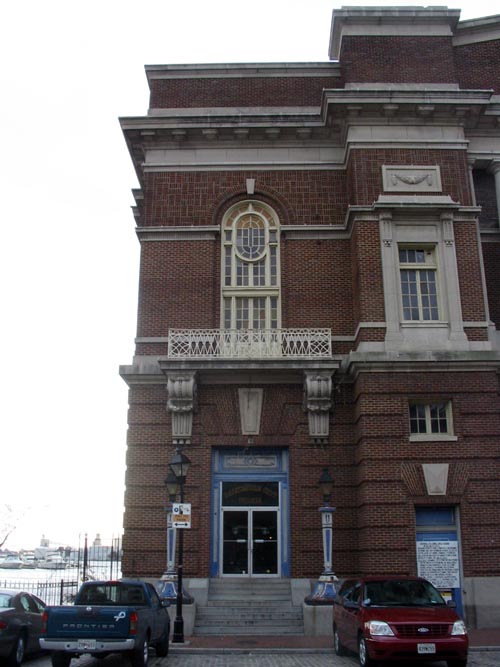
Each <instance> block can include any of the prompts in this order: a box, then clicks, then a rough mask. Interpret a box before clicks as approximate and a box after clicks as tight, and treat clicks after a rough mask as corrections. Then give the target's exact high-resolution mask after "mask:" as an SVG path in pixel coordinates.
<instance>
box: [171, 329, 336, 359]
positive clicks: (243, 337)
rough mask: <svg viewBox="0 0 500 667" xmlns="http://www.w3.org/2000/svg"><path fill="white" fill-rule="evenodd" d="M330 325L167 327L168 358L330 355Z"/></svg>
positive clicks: (292, 357) (298, 357)
mask: <svg viewBox="0 0 500 667" xmlns="http://www.w3.org/2000/svg"><path fill="white" fill-rule="evenodd" d="M331 355H332V343H331V330H330V329H170V330H169V332H168V356H169V358H170V359H217V358H219V359H220V358H225V359H249V358H250V359H280V358H287V359H303V358H307V359H310V358H318V357H320V358H324V357H331Z"/></svg>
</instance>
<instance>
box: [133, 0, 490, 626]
mask: <svg viewBox="0 0 500 667" xmlns="http://www.w3.org/2000/svg"><path fill="white" fill-rule="evenodd" d="M358 9H359V8H358ZM358 9H357V8H343V9H341V10H336V11H335V12H334V19H333V21H334V22H333V31H332V41H331V56H332V62H331V63H322V64H318V65H317V68H316V69H315V68H314V64H311V63H308V64H307V65H304V66H303V67H302V68H301V66H300V65H297V64H294V65H289V66H286V65H280V64H275V65H263V66H262V67H259V66H256V65H248V66H243V65H239V66H236V65H233V66H231V65H227V66H223V65H221V66H215V65H214V66H209V65H206V66H199V65H198V66H192V67H190V66H178V67H176V66H165V67H162V66H150V67H148V79H149V84H150V91H151V97H150V112H151V113H150V114H148V115H147V116H144V117H141V118H131V119H127V118H125V119H122V128H123V131H124V134H125V138H126V141H127V144H128V147H129V150H130V153H131V157H132V160H133V161H134V163H135V166H136V169H137V172H138V175H139V179H140V184H141V188H140V191H136V192H135V197H136V202H137V206H136V208H135V217H136V222H137V233H138V237H139V241H140V243H141V269H140V278H139V310H138V323H137V338H136V351H135V356H134V359H133V360H132V362H131V364H130V365H128V366H123V367H121V374H122V376H123V378H124V379H125V381H126V382H127V383H128V384H129V387H130V397H129V406H130V407H129V413H128V424H129V431H128V438H127V473H126V494H125V518H124V528H125V532H124V541H123V545H124V556H123V571H124V574H125V575H130V576H140V577H149V578H152V579H154V578H158V577H159V576H160V575H161V574H162V572H163V571H164V569H165V567H166V561H167V529H166V510H167V508H168V507H169V500H168V498H167V492H166V487H165V483H164V480H165V477H166V474H167V471H168V466H169V462H170V460H171V458H172V456H173V453H174V451H175V450H176V449H178V448H181V449H182V451H183V452H184V453H185V454H186V455H187V456H188V457H189V459H190V460H191V467H190V470H189V474H188V477H187V480H186V486H185V495H186V498H187V499H188V500H189V502H190V503H191V505H192V516H193V519H192V527H191V529H190V530H187V531H185V541H184V548H185V551H184V554H185V557H184V572H185V576H187V577H188V579H200V580H201V579H204V578H208V577H214V576H215V577H219V576H226V575H227V574H230V573H232V574H234V570H230V569H229V568H230V567H240V568H241V570H239V571H238V574H240V575H241V576H251V575H252V568H253V567H254V568H256V567H257V566H256V565H255V562H253V561H248V563H246V565H242V564H241V563H239V561H238V563H237V564H236V565H235V564H234V563H233V562H232V561H231V565H230V564H229V560H230V559H229V557H227V558H226V556H227V554H229V551H226V549H227V550H229V548H230V547H229V546H228V544H229V543H230V542H231V539H230V533H228V535H229V538H228V536H227V535H226V533H225V532H224V530H225V527H226V523H224V521H225V519H223V517H226V518H227V517H229V516H230V513H231V511H232V512H235V511H236V509H237V507H239V506H236V508H235V507H232V506H231V505H228V504H227V503H226V504H224V489H225V488H226V487H225V486H224V485H225V484H227V483H228V482H232V483H234V484H240V485H243V486H241V488H243V487H244V485H245V484H246V485H248V488H250V487H252V484H254V483H256V480H258V481H259V483H261V484H264V485H265V484H266V483H269V484H275V483H279V485H280V489H281V495H280V506H279V513H278V514H277V517H278V518H277V519H276V521H277V522H281V523H279V526H280V528H279V530H278V529H277V535H279V538H277V545H278V546H277V552H276V553H277V556H276V558H277V560H276V561H273V560H272V558H271V557H269V558H270V561H269V567H268V568H267V570H265V571H264V575H265V576H286V577H291V578H296V579H311V580H314V579H315V578H317V576H318V575H319V573H320V572H321V571H322V568H323V552H322V543H321V533H320V518H319V514H318V507H319V506H320V505H321V503H322V497H321V493H320V490H319V487H318V479H319V477H320V475H321V473H322V471H323V470H324V469H328V470H329V471H330V472H331V474H332V476H333V478H334V482H335V485H334V492H333V497H332V502H333V504H334V505H335V506H336V508H337V510H336V512H335V514H334V519H333V531H334V539H333V545H334V546H333V565H334V569H335V572H336V573H337V574H338V576H339V577H344V576H348V575H353V574H356V573H361V572H364V573H416V572H417V571H418V568H419V566H420V565H421V564H419V563H418V562H417V550H416V539H417V536H418V534H419V531H420V532H421V531H422V530H423V529H422V528H421V527H420V524H418V521H419V519H418V517H419V511H420V510H422V508H423V509H428V510H432V511H434V510H435V511H436V512H437V511H438V510H439V508H443V507H446V508H451V509H452V511H453V515H454V517H455V524H454V525H453V527H451V528H450V527H448V529H449V530H451V531H452V532H453V531H455V533H454V534H456V541H457V542H458V553H459V555H460V556H459V557H460V586H459V587H457V590H456V591H455V592H454V593H453V595H454V596H457V600H458V601H459V604H460V605H463V611H464V613H465V614H466V615H467V614H469V615H470V618H474V619H475V621H474V622H475V623H477V624H479V625H481V624H484V623H486V621H483V620H481V614H480V612H478V609H479V607H480V605H481V601H480V600H473V596H472V589H473V588H474V585H473V584H474V582H475V581H477V580H478V579H481V578H488V581H489V585H490V586H492V587H493V588H494V589H495V590H496V589H497V588H498V589H499V591H500V571H499V565H498V563H499V562H500V542H499V540H498V538H496V537H495V535H498V534H500V532H499V529H500V514H499V512H498V489H499V484H500V471H499V470H498V447H499V444H500V400H499V397H498V396H499V384H498V369H499V367H500V334H498V329H499V322H500V287H499V285H500V280H499V278H500V276H499V267H500V228H499V223H498V208H497V201H498V199H497V192H496V190H497V188H498V189H500V182H499V181H498V180H497V176H496V175H495V174H496V170H497V169H498V168H499V165H498V157H495V156H498V154H499V151H500V129H499V128H500V116H499V115H498V104H496V106H495V104H494V98H493V101H492V90H495V91H497V92H498V72H499V71H500V22H499V21H496V22H495V21H492V20H491V19H484V20H482V19H478V20H476V21H474V22H459V16H458V14H457V12H456V11H455V10H446V9H445V8H430V9H423V8H406V9H405V10H402V11H401V12H400V13H398V12H394V10H391V9H381V8H378V9H377V8H375V9H367V8H363V9H362V10H361V9H359V11H358ZM366 13H368V14H369V15H370V17H371V18H372V19H373V21H367V20H365V19H366ZM485 62H486V63H487V66H484V63H485ZM235 108H238V109H239V110H240V111H239V115H238V118H236V117H235V115H234V109H235ZM165 109H168V110H169V113H168V114H166V115H165V114H163V111H162V110H165ZM197 109H203V112H202V113H200V115H197V111H196V110H197ZM186 111H189V113H190V114H191V115H190V116H189V118H190V120H189V122H186ZM481 206H482V207H483V208H482V209H481ZM254 207H261V208H260V209H258V210H266V211H268V212H271V213H269V215H270V216H271V217H272V216H274V218H273V220H275V222H274V223H273V224H275V225H276V228H277V233H276V234H274V232H273V231H272V225H271V223H270V222H269V220H270V218H266V222H265V223H264V222H261V223H258V224H261V225H263V226H262V229H266V230H267V231H266V234H267V236H266V241H265V243H264V242H262V243H263V245H262V247H260V246H259V249H257V245H258V243H257V240H256V239H262V238H264V237H262V236H259V233H258V232H257V231H250V232H246V231H245V232H243V231H241V232H240V231H237V230H240V227H238V225H239V224H240V223H239V222H235V223H234V225H235V227H234V229H235V230H236V231H234V236H231V234H233V232H232V231H228V229H229V228H228V227H224V225H225V224H226V222H225V221H226V220H227V219H228V216H231V215H233V216H236V215H237V213H238V212H239V213H238V214H239V215H241V216H242V217H241V220H247V222H246V223H245V224H248V229H251V230H252V229H253V230H256V229H259V227H258V224H257V223H256V222H255V221H256V220H257V219H258V220H261V221H262V220H264V218H259V214H255V213H253V211H255V210H256V209H255V208H254ZM262 207H264V209H262ZM244 211H247V213H244ZM249 211H250V213H248V212H249ZM245 215H247V218H245ZM252 216H253V217H252ZM229 219H230V220H232V218H230V217H229ZM234 219H235V220H240V218H236V217H235V218H234ZM250 219H252V220H253V222H248V220H250ZM485 220H486V222H485ZM242 224H243V223H242ZM252 225H253V226H252ZM266 225H268V226H266ZM231 229H232V228H231ZM241 229H247V228H246V227H245V226H244V225H243V227H241ZM269 230H271V231H269ZM238 234H241V236H238ZM245 234H246V235H245ZM231 239H233V241H231ZM234 239H239V240H234ZM238 243H239V244H240V245H238ZM245 243H247V244H249V245H251V244H252V243H254V244H255V246H252V248H253V250H252V252H255V253H256V254H255V255H254V256H252V258H251V259H250V260H249V259H248V255H245V252H249V251H248V249H245ZM259 243H260V241H259ZM231 244H233V245H231ZM272 244H275V248H276V255H275V256H274V257H275V258H274V259H269V258H271V257H273V256H272V251H271V249H270V248H271V246H272ZM262 248H264V250H263V249H262ZM401 249H409V250H410V251H414V250H418V251H419V252H420V253H421V257H423V258H425V262H429V264H427V265H426V267H425V268H426V270H427V273H426V274H425V275H426V278H425V280H428V281H429V282H430V283H432V281H433V280H434V276H436V279H435V280H436V285H437V287H436V290H437V291H436V294H437V296H436V310H435V313H438V316H437V315H436V314H434V315H432V316H431V317H428V316H426V315H419V318H418V319H413V320H410V319H405V318H406V315H405V312H406V311H405V310H404V307H405V304H406V302H405V301H404V298H403V295H402V290H403V277H402V276H403V273H402V272H404V270H405V268H404V266H403V265H400V262H402V261H403V260H402V259H400V254H399V253H400V251H401ZM260 252H263V253H264V254H263V255H262V257H264V259H261V257H260V256H259V257H257V254H258V253H260ZM265 253H267V254H265ZM235 257H236V259H234V258H235ZM257 260H258V261H257ZM273 261H274V265H273V264H272V262H273ZM422 261H424V260H422ZM232 262H233V263H234V267H235V268H234V269H233V268H231V270H230V267H233V264H232ZM266 262H268V263H267V264H266ZM272 266H274V268H269V267H272ZM228 267H229V268H228ZM259 267H260V268H259ZM266 267H267V268H266ZM412 269H413V271H414V274H415V276H417V277H416V278H415V277H414V278H413V280H414V283H415V284H416V283H417V282H418V281H419V280H422V275H423V274H422V272H421V271H422V266H417V267H412ZM273 271H274V274H272V272H273ZM245 272H246V273H245ZM259 272H260V273H259ZM266 272H269V275H268V273H266ZM271 274H272V275H274V276H276V277H275V278H270V277H269V276H271ZM245 275H252V276H257V275H260V276H261V277H260V278H255V281H256V282H255V283H254V285H253V287H252V286H251V285H250V284H245V283H244V281H245V280H250V279H247V278H245ZM262 276H264V277H262ZM418 276H420V278H418ZM238 281H240V282H238ZM259 281H261V282H259ZM266 281H267V282H266ZM418 284H419V285H420V284H421V283H418ZM421 289H422V290H423V292H422V294H423V296H421V301H420V302H419V303H420V306H421V307H422V308H423V304H424V303H425V289H426V288H425V287H421ZM429 289H431V290H432V287H430V288H429ZM276 294H277V295H278V296H277V297H276V296H275V295H276ZM272 298H277V303H278V307H277V313H278V314H277V315H275V317H276V318H277V319H276V321H277V322H279V325H278V330H279V332H280V333H279V337H278V334H277V333H276V323H275V324H274V325H272V326H271V325H269V324H266V325H265V326H264V324H263V323H264V322H269V321H270V319H269V318H270V317H271V315H270V313H271V311H272V306H271V305H270V304H271V302H272V301H271V300H272ZM224 299H225V301H224ZM244 299H250V301H249V303H250V305H247V308H253V310H252V313H253V315H252V316H250V318H249V320H248V323H247V324H246V325H245V326H243V324H242V323H243V322H245V319H244V317H245V316H244V315H243V314H242V312H243V309H240V310H238V308H239V306H238V305H237V304H240V303H243V300H244ZM252 299H253V301H252ZM224 304H225V307H226V311H224ZM228 304H229V305H228ZM235 304H236V305H235ZM252 304H253V305H252ZM231 308H232V309H233V310H232V311H231ZM242 308H243V307H242ZM228 312H232V313H233V315H232V316H233V317H235V318H236V319H235V320H232V321H236V322H239V324H237V325H236V326H235V327H234V328H232V327H229V328H228V327H227V326H226V325H225V322H227V317H228ZM419 312H420V311H419ZM224 313H225V315H224ZM235 313H236V314H235ZM225 317H226V319H225ZM238 318H240V319H238ZM258 318H261V319H259V320H258ZM266 318H267V319H266ZM257 320H258V322H259V323H257ZM243 329H245V330H246V329H248V330H249V332H250V333H248V338H246V339H244V341H243V342H242V341H241V340H240V339H239V338H237V336H236V334H237V332H239V333H241V331H242V330H243ZM323 329H325V330H327V334H326V335H327V337H328V340H329V341H330V342H331V353H328V354H324V353H322V352H319V351H318V350H319V348H316V347H314V343H310V345H311V346H312V347H309V348H307V350H308V351H304V349H303V348H302V347H300V349H299V348H297V347H295V348H293V350H295V351H294V352H292V353H290V351H289V350H288V348H287V347H286V345H287V344H288V343H287V342H286V341H290V345H297V344H298V343H297V341H298V342H299V343H303V342H304V340H305V338H307V337H308V336H312V338H311V340H313V341H314V340H316V339H315V338H314V336H320V335H323V334H318V333H313V330H314V331H317V330H323ZM175 330H182V333H180V334H179V335H180V337H181V340H184V345H185V347H184V348H183V350H184V352H183V354H182V355H180V356H176V353H175V343H174V339H173V338H172V336H173V335H174V334H175V333H176V331H175ZM201 330H203V331H201ZM263 330H266V331H267V330H269V332H270V334H269V335H270V338H266V339H265V342H263V340H264V339H261V336H262V331H263ZM257 334H258V336H257ZM169 336H170V338H169ZM183 336H184V339H182V337H183ZM257 339H258V340H259V341H260V342H259V345H260V346H261V347H258V346H257V343H256V340H257ZM188 340H189V341H190V342H187V341H188ZM278 340H279V341H280V342H279V344H278V343H277V341H278ZM307 340H309V338H307ZM193 341H194V342H193ZM216 341H219V342H218V343H217V345H218V347H217V346H216ZM235 341H239V342H235ZM308 345H309V343H308ZM266 346H268V347H266ZM273 346H274V347H273ZM207 350H208V351H207ZM330 380H331V390H330V385H329V382H330ZM176 383H177V384H176ZM183 383H184V384H183ZM185 383H187V385H186V386H187V387H188V388H187V389H186V386H185ZM315 383H319V384H318V386H316V385H315ZM322 383H323V384H322ZM318 387H320V388H318ZM321 387H322V388H321ZM325 387H326V388H327V389H325ZM167 389H168V390H167ZM250 389H251V390H255V389H257V390H261V393H262V405H261V416H260V421H259V423H258V425H257V428H256V430H255V431H254V432H252V433H251V434H249V433H248V432H246V431H245V428H243V426H242V417H244V416H245V414H246V413H245V410H246V408H245V407H244V406H243V404H242V402H241V401H242V396H247V397H248V396H249V395H250V394H249V393H245V391H247V390H250ZM240 390H243V394H242V393H241V391H240ZM325 391H326V394H325V393H324V392H325ZM248 400H250V398H248ZM413 403H417V404H424V405H427V406H432V405H436V404H443V405H448V406H449V407H448V410H449V412H448V413H447V430H446V432H442V433H438V434H436V433H435V431H431V432H430V433H429V432H427V433H426V434H423V435H422V434H421V433H420V434H415V433H411V432H410V407H409V406H410V404H413ZM248 410H249V412H248V414H249V415H250V412H251V410H250V408H248ZM181 418H182V419H184V420H185V421H184V422H182V424H186V423H187V424H189V427H185V426H183V427H182V428H187V431H186V432H183V431H182V429H181V426H180V424H181ZM315 420H316V421H315ZM315 424H316V425H315ZM318 424H319V426H318ZM316 428H318V429H319V431H318V432H316V431H315V430H314V429H316ZM259 465H262V466H263V467H262V469H260V468H259V467H258V466H259ZM265 466H268V468H267V469H266V467H265ZM273 466H274V468H273ZM272 471H274V472H272ZM429 471H430V473H432V474H436V475H438V476H439V475H441V476H442V475H443V474H445V477H444V479H445V481H444V486H443V485H442V477H440V480H441V482H440V484H441V487H439V490H438V491H436V488H434V487H433V486H432V484H431V482H429V479H430V478H429V477H428V476H427V477H426V475H429V474H430V473H429ZM443 471H445V473H443ZM252 488H253V487H252ZM242 498H243V496H242ZM259 507H260V505H259V504H258V503H257V505H255V506H254V505H253V504H252V505H251V506H250V507H246V506H245V508H244V512H247V511H248V512H250V514H249V515H248V516H253V514H251V512H252V511H254V510H255V511H256V510H257V509H259ZM264 508H265V503H264ZM260 509H261V510H262V507H260ZM275 509H276V511H277V508H274V507H273V509H271V510H270V509H269V508H267V511H272V512H274V511H275ZM242 511H243V510H242ZM240 514H241V512H240ZM245 516H246V515H245ZM436 516H437V515H436ZM252 520H253V519H252ZM249 521H250V519H249ZM249 525H250V524H249ZM276 525H278V524H276ZM240 528H241V527H240V526H239V525H236V524H233V525H232V529H233V531H235V532H234V534H236V532H237V531H238V530H240ZM443 530H444V528H443ZM221 531H222V532H221ZM239 557H240V556H238V558H239ZM235 558H236V556H235ZM252 558H253V556H252ZM481 580H482V579H481ZM493 618H497V619H498V620H500V608H498V607H496V608H495V609H494V611H493Z"/></svg>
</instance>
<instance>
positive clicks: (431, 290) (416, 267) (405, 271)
mask: <svg viewBox="0 0 500 667" xmlns="http://www.w3.org/2000/svg"><path fill="white" fill-rule="evenodd" d="M399 267H400V276H401V298H402V307H403V319H404V320H407V321H413V322H415V321H422V322H428V321H435V320H439V308H438V290H437V266H436V260H435V253H434V249H433V248H399Z"/></svg>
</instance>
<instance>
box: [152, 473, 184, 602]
mask: <svg viewBox="0 0 500 667" xmlns="http://www.w3.org/2000/svg"><path fill="white" fill-rule="evenodd" d="M165 486H166V487H167V492H168V500H169V506H168V507H167V569H166V570H165V572H164V573H163V575H162V577H161V579H160V580H159V581H158V583H157V589H158V593H159V594H160V596H161V597H162V598H167V599H168V600H176V599H177V575H176V573H175V543H176V539H175V537H176V532H175V528H174V526H173V523H172V503H173V502H175V499H176V497H177V491H178V486H179V485H178V483H177V477H176V476H175V475H174V473H173V471H172V470H169V471H168V474H167V476H166V478H165Z"/></svg>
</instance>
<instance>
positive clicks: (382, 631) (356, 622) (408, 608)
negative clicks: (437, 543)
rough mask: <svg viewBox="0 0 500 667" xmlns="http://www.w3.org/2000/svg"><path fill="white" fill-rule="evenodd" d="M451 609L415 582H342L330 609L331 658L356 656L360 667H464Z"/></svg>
mask: <svg viewBox="0 0 500 667" xmlns="http://www.w3.org/2000/svg"><path fill="white" fill-rule="evenodd" d="M453 606H454V603H446V602H445V600H444V599H443V597H442V596H441V594H440V593H439V591H438V590H437V589H436V588H435V587H434V586H433V585H432V584H431V583H430V582H428V581H426V580H425V579H422V578H420V577H408V576H401V577H397V576H390V577H389V576H379V577H377V576H372V577H360V578H359V579H350V580H347V581H345V582H344V583H343V584H342V586H341V588H340V590H339V593H338V597H337V599H336V600H335V605H334V609H333V637H334V645H335V652H336V653H337V655H343V654H344V652H345V650H346V649H349V650H351V651H354V652H355V653H358V655H359V662H360V664H361V665H362V667H370V665H374V664H376V663H377V662H378V661H381V662H383V663H385V662H386V661H399V662H400V663H403V661H405V660H422V661H437V660H446V662H447V663H448V667H465V665H466V664H467V651H468V647H469V640H468V637H467V630H466V627H465V624H464V622H463V621H462V620H461V619H460V618H459V616H458V615H457V613H456V611H455V609H454V608H453Z"/></svg>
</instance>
